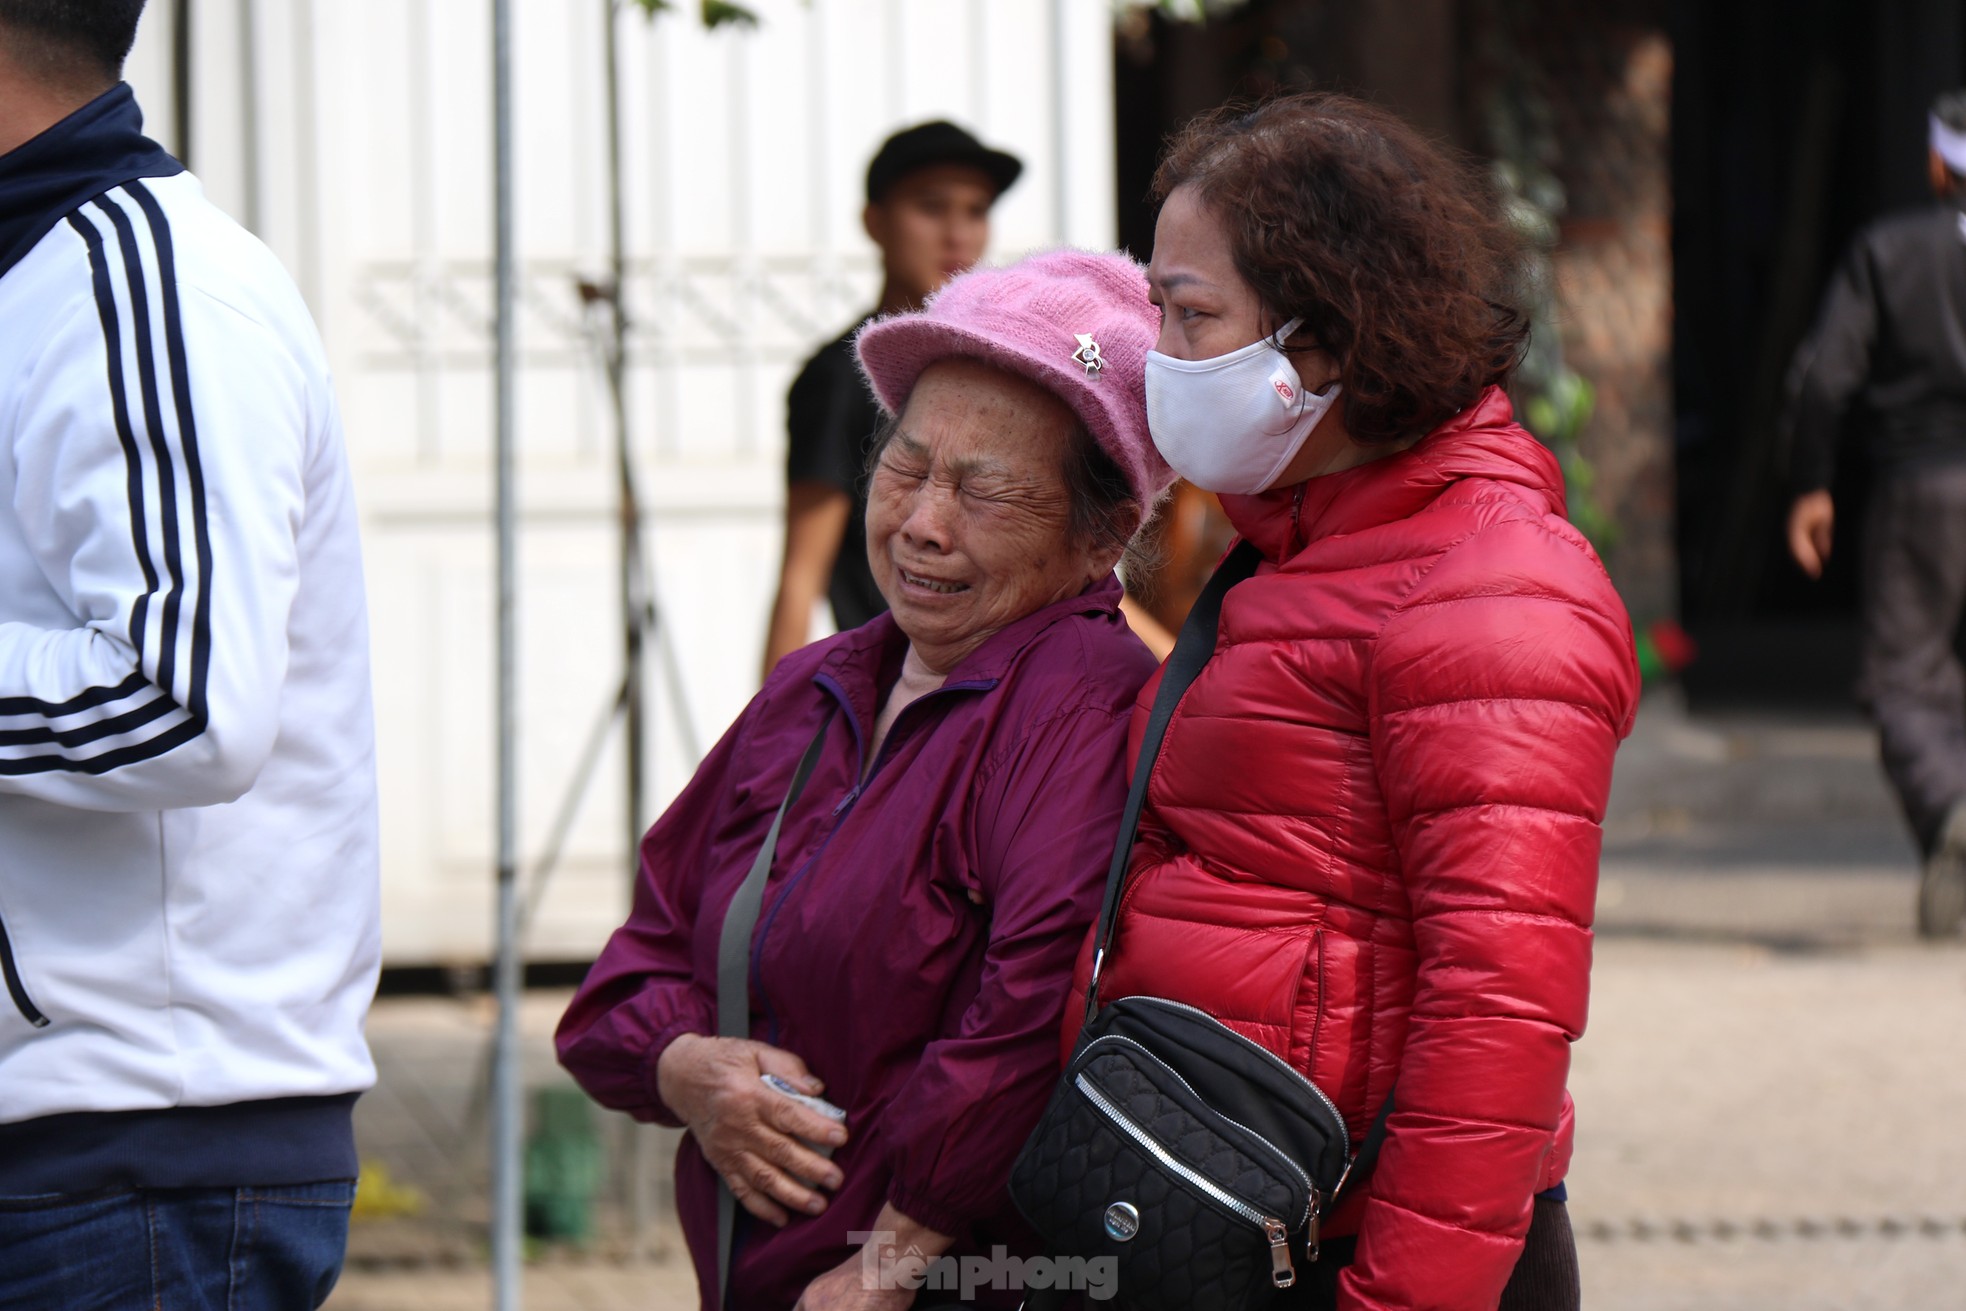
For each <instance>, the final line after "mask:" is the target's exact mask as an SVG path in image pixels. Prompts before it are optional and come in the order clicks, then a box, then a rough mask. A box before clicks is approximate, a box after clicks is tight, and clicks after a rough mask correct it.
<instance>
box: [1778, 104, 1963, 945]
mask: <svg viewBox="0 0 1966 1311" xmlns="http://www.w3.org/2000/svg"><path fill="white" fill-rule="evenodd" d="M1928 135H1929V142H1930V145H1929V150H1928V167H1929V172H1930V177H1931V183H1932V193H1933V196H1934V197H1935V200H1934V202H1933V203H1932V204H1929V205H1926V206H1924V207H1922V208H1919V209H1916V210H1910V211H1904V212H1900V213H1896V214H1892V215H1889V216H1887V217H1885V218H1883V219H1880V220H1878V221H1877V222H1875V223H1873V224H1871V225H1870V226H1868V227H1866V228H1865V229H1863V231H1862V232H1860V233H1859V234H1858V235H1857V237H1856V239H1855V240H1854V241H1853V242H1852V243H1851V245H1850V248H1849V251H1848V253H1847V254H1846V255H1845V256H1844V259H1843V264H1842V266H1841V268H1840V269H1839V270H1838V271H1837V274H1836V276H1835V278H1834V280H1833V281H1832V282H1831V283H1830V286H1829V290H1828V291H1827V292H1826V293H1825V295H1824V297H1823V304H1822V309H1821V311H1820V314H1819V317H1818V319H1817V321H1816V326H1815V329H1814V331H1812V332H1811V333H1810V335H1809V336H1808V338H1807V339H1806V340H1804V341H1803V343H1802V345H1801V347H1800V349H1799V350H1798V351H1797V352H1796V356H1795V363H1794V366H1793V369H1792V372H1791V375H1790V380H1789V406H1790V409H1789V423H1790V424H1791V425H1792V427H1793V442H1794V448H1793V450H1794V453H1793V457H1792V466H1791V470H1792V476H1793V480H1794V486H1795V491H1796V493H1797V495H1796V499H1795V502H1794V504H1793V505H1792V506H1791V507H1790V510H1789V518H1788V544H1789V551H1790V553H1791V554H1792V555H1793V556H1794V557H1795V562H1796V564H1797V565H1799V566H1800V567H1801V569H1802V571H1803V572H1804V573H1805V574H1807V575H1808V576H1809V577H1810V578H1820V577H1822V573H1823V566H1824V565H1825V564H1826V563H1827V562H1828V559H1829V556H1830V552H1831V550H1832V548H1833V544H1834V539H1835V532H1834V530H1835V525H1836V506H1835V500H1834V498H1833V497H1832V495H1831V492H1830V485H1831V482H1832V481H1833V477H1834V473H1835V466H1836V438H1837V434H1838V431H1839V429H1840V427H1841V425H1842V423H1843V421H1844V419H1845V416H1846V415H1847V414H1848V413H1849V412H1850V410H1851V409H1852V407H1853V406H1856V405H1858V404H1859V403H1861V405H1862V407H1863V409H1864V410H1865V411H1866V412H1867V414H1868V417H1869V419H1870V423H1869V425H1868V431H1867V432H1866V440H1865V443H1864V449H1865V454H1866V455H1867V456H1868V458H1869V462H1870V465H1871V470H1872V475H1873V483H1872V487H1871V491H1870V497H1869V505H1868V506H1867V507H1866V510H1865V516H1864V518H1865V525H1864V526H1865V535H1866V541H1865V544H1864V551H1863V559H1862V566H1861V570H1862V575H1861V591H1860V598H1861V607H1862V608H1861V614H1862V641H1863V645H1862V657H1861V665H1860V670H1861V672H1860V674H1859V680H1858V694H1859V696H1860V698H1861V699H1862V701H1863V703H1864V706H1865V708H1866V709H1868V710H1869V712H1870V715H1871V717H1872V719H1873V720H1875V721H1876V724H1877V728H1878V732H1879V734H1880V736H1881V743H1880V745H1881V748H1882V754H1883V760H1884V769H1885V772H1886V774H1887V775H1889V777H1890V780H1891V786H1892V788H1893V790H1895V791H1896V793H1897V796H1898V802H1899V804H1900V805H1901V806H1902V807H1903V809H1904V814H1905V819H1906V820H1907V821H1908V822H1909V823H1910V825H1911V829H1912V834H1913V836H1914V837H1915V838H1916V840H1917V842H1918V846H1919V850H1920V852H1921V853H1922V854H1923V856H1924V858H1925V869H1924V874H1923V878H1922V880H1921V882H1920V885H1919V893H1918V929H1919V932H1920V933H1921V934H1923V935H1924V936H1926V937H1946V936H1950V935H1951V934H1952V933H1954V932H1955V931H1957V929H1958V927H1959V923H1960V920H1961V917H1962V916H1966V670H1962V668H1961V666H1960V658H1959V654H1958V652H1957V651H1956V650H1955V648H1954V641H1955V638H1956V636H1957V634H1958V630H1959V621H1960V615H1961V611H1962V607H1966V339H1962V337H1961V335H1960V330H1961V326H1962V324H1966V91H1949V92H1946V93H1945V94H1944V95H1941V96H1940V97H1939V98H1938V99H1937V100H1936V101H1934V102H1933V105H1932V110H1931V114H1930V119H1929V123H1928Z"/></svg>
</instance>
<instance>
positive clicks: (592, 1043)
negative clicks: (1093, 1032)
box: [559, 251, 1172, 1311]
mask: <svg viewBox="0 0 1966 1311" xmlns="http://www.w3.org/2000/svg"><path fill="white" fill-rule="evenodd" d="M1158 330H1159V327H1158V321H1157V315H1156V312H1155V310H1154V309H1153V307H1152V306H1151V305H1150V304H1149V303H1148V299H1147V285H1146V282H1145V279H1144V278H1143V276H1142V274H1141V271H1140V270H1139V269H1138V268H1137V267H1136V266H1135V265H1134V264H1133V263H1132V262H1131V261H1130V260H1127V259H1126V258H1124V257H1123V256H1118V255H1090V254H1083V253H1078V252H1070V251H1060V252H1053V253H1050V254H1045V255H1040V256H1035V257H1033V258H1031V259H1027V260H1025V261H1024V262H1022V263H1020V264H1017V265H1014V266H1011V267H1009V268H1003V269H983V270H978V271H975V272H972V273H969V274H966V275H964V276H963V277H961V278H958V279H957V280H956V281H954V282H952V283H951V284H950V285H949V286H948V287H947V288H946V289H945V290H944V291H943V292H942V293H941V294H940V295H939V296H938V297H936V299H935V300H934V301H933V302H932V303H931V304H930V305H929V306H928V307H927V308H926V309H924V310H922V311H919V312H917V313H912V314H904V315H899V316H896V317H892V318H888V319H885V320H881V321H879V322H877V323H874V324H872V325H870V326H869V327H867V328H866V329H865V330H863V332H862V334H861V336H860V339H859V343H858V346H859V353H860V360H861V365H862V368H863V369H864V371H865V372H866V374H867V377H868V380H869V381H870V383H871V384H872V386H873V389H874V392H875V394H876V396H877V397H878V399H879V400H880V403H881V405H882V408H883V410H884V411H885V412H886V413H887V414H888V415H890V416H891V417H890V420H889V422H888V423H887V425H886V427H885V429H884V431H883V432H882V434H881V438H880V441H879V443H878V449H877V451H876V454H875V457H874V461H873V464H872V466H871V490H870V497H869V504H868V512H867V550H868V554H869V557H870V560H871V562H872V565H873V571H874V577H875V579H876V580H877V581H878V583H879V585H880V589H881V592H882V594H883V595H884V596H885V597H886V598H887V602H888V604H889V606H890V607H891V609H890V612H889V613H888V614H887V615H884V616H882V617H880V618H877V619H875V620H874V621H873V622H871V623H869V624H867V625H866V626H865V627H862V628H859V629H855V630H853V631H851V632H847V633H842V634H840V635H838V636H836V637H834V638H831V639H829V640H827V641H823V642H820V643H818V644H816V645H814V646H811V647H807V648H805V649H804V650H801V651H799V652H796V653H795V654H793V655H791V656H788V657H787V658H786V659H785V660H784V661H783V662H781V663H780V664H779V666H778V667H777V668H776V669H775V670H774V671H773V672H772V674H771V677H770V678H769V680H768V681H767V682H766V684H765V686H764V688H763V690H762V691H760V692H759V693H758V695H757V697H756V698H755V699H754V700H753V701H752V702H751V704H750V706H749V707H747V708H746V709H745V711H744V713H743V714H742V715H741V716H740V717H739V719H738V720H737V722H736V723H735V724H734V725H733V726H732V727H731V729H730V730H729V732H728V733H726V734H725V736H724V738H723V740H722V741H721V742H720V743H719V744H718V745H717V747H716V749H715V750H714V751H713V752H711V754H710V756H709V757H708V758H707V759H706V760H705V761H704V762H703V764H702V766H701V767H700V768H699V769H698V771H697V773H696V776H695V778H694V779H693V780H692V781H691V783H690V784H689V786H688V787H687V788H686V789H685V790H684V791H683V793H682V794H681V795H680V796H678V797H677V798H676V800H675V802H674V803H673V804H672V805H671V806H670V808H669V810H668V812H667V813H666V814H665V815H664V816H663V817H662V819H661V820H660V821H659V822H658V823H657V824H656V825H655V827H654V828H652V829H651V830H650V831H649V833H648V835H647V837H646V838H645V839H644V840H643V842H642V849H641V877H640V880H639V882H638V885H637V888H636V895H635V901H634V907H633V910H632V911H631V913H630V915H629V918H628V922H627V923H626V924H625V925H623V926H622V927H621V929H620V930H618V931H617V932H616V933H615V935H614V937H613V939H612V940H611V941H610V942H609V944H608V946H607V948H606V950H605V951H604V952H603V953H602V955H601V958H600V960H599V961H598V962H597V963H596V965H595V967H594V969H593V971H592V972H591V973H590V974H589V975H588V977H587V980H586V983H585V984H584V985H583V986H582V987H581V989H580V992H579V994H578V995H577V996H576V997H575V998H574V1001H573V1003H572V1005H571V1006H570V1007H569V1009H568V1011H567V1013H566V1016H565V1018H564V1019H563V1020H562V1021H561V1024H560V1030H559V1053H560V1059H561V1061H562V1062H563V1063H564V1064H565V1065H566V1067H567V1068H568V1069H569V1070H570V1071H572V1072H573V1074H574V1076H575V1077H576V1078H577V1079H578V1080H579V1081H580V1083H581V1084H582V1086H583V1087H585V1088H586V1089H587V1090H588V1091H589V1092H590V1093H591V1094H592V1095H593V1096H594V1097H595V1098H596V1099H598V1100H599V1101H601V1102H602V1103H604V1104H605V1105H608V1106H611V1107H615V1108H617V1109H619V1110H623V1111H627V1112H628V1113H629V1114H631V1115H634V1116H636V1117H637V1118H639V1119H644V1120H653V1121H657V1122H660V1123H665V1124H670V1125H681V1126H684V1127H686V1128H687V1129H688V1130H689V1132H688V1134H687V1136H686V1137H685V1138H684V1140H683V1145H682V1148H681V1150H680V1152H679V1155H678V1159H677V1164H676V1196H677V1206H678V1210H679V1212H680V1214H681V1219H682V1224H683V1230H684V1234H685V1236H686V1238H687V1240H688V1243H689V1247H690V1253H691V1256H692V1258H693V1260H694V1261H695V1264H696V1269H697V1272H698V1277H699V1283H700V1285H701V1287H702V1290H703V1294H702V1298H703V1306H704V1307H705V1308H713V1307H716V1306H718V1305H723V1306H727V1307H733V1308H737V1307H741V1308H745V1309H746V1311H753V1309H764V1308H786V1307H792V1306H794V1305H798V1306H800V1307H803V1308H806V1309H807V1311H821V1309H822V1308H835V1307H897V1308H898V1307H905V1306H907V1305H909V1304H910V1303H911V1302H912V1301H913V1299H914V1296H915V1292H914V1288H913V1287H910V1286H908V1285H909V1282H910V1281H909V1280H908V1279H907V1278H905V1277H904V1278H901V1279H898V1280H896V1279H881V1278H867V1277H865V1276H866V1275H867V1273H869V1272H878V1271H879V1270H880V1269H881V1267H882V1264H883V1262H887V1263H889V1268H890V1269H893V1266H892V1259H893V1257H894V1254H895V1253H897V1252H909V1251H910V1249H913V1251H914V1252H918V1253H920V1254H921V1255H923V1256H926V1257H929V1258H934V1257H936V1256H938V1255H942V1254H947V1255H950V1256H954V1257H960V1256H961V1255H964V1254H970V1253H976V1254H988V1253H989V1252H990V1251H991V1248H992V1247H993V1246H994V1245H996V1244H1004V1245H1006V1246H1008V1247H1009V1248H1010V1249H1011V1250H1012V1251H1020V1250H1024V1249H1025V1243H1024V1241H1023V1239H1022V1236H1023V1235H1025V1231H1024V1230H1023V1228H1022V1225H1021V1222H1019V1221H1017V1220H1016V1219H1015V1217H1014V1213H1013V1212H1012V1210H1011V1208H1010V1205H1009V1201H1008V1198H1007V1196H1006V1193H1005V1181H1006V1178H1007V1176H1008V1173H1009V1169H1010V1163H1011V1160H1012V1158H1013V1157H1014V1156H1015V1155H1016V1153H1017V1150H1018V1148H1019V1147H1020V1146H1021V1145H1022V1143H1023V1141H1024V1138H1025V1137H1026V1135H1027V1134H1028V1133H1029V1132H1030V1129H1031V1126H1032V1125H1033V1123H1034V1122H1035V1121H1036V1119H1037V1116H1038V1113H1039V1111H1040V1110H1041V1108H1042V1106H1043V1104H1044V1101H1045V1099H1046V1097H1047V1095H1048V1094H1049V1092H1050V1088H1051V1085H1052V1082H1053V1080H1054V1078H1055V1076H1056V1073H1057V1057H1056V1047H1055V1035H1056V1032H1057V1027H1058V1023H1059V1020H1060V1016H1061V1013H1062V1009H1063V1005H1064V998H1065V993H1066V989H1067V986H1068V981H1069V976H1070V973H1071V965H1072V957H1073V954H1074V952H1075V950H1076V949H1077V946H1078V943H1079V940H1080V939H1081V938H1082V937H1083V936H1084V933H1085V930H1086V927H1087V926H1088V924H1089V923H1090V922H1091V920H1092V918H1093V915H1094V913H1095V912H1096V910H1097V906H1098V900H1099V893H1100V878H1101V874H1102V872H1103V867H1104V865H1105V862H1106V859H1107V856H1108V853H1109V851H1110V848H1111V845H1112V840H1113V834H1114V831H1115V829H1116V827H1117V824H1118V819H1119V814H1120V810H1121V808H1122V805H1123V803H1124V800H1125V792H1126V766H1125V741H1126V732H1127V721H1128V714H1129V711H1130V709H1131V706H1132V703H1133V698H1134V695H1135V693H1136V692H1137V691H1138V690H1139V688H1140V686H1141V684H1142V683H1143V682H1144V681H1145V680H1146V679H1147V677H1148V676H1149V675H1150V674H1151V673H1152V672H1153V669H1154V661H1153V658H1152V657H1151V656H1150V655H1149V654H1148V652H1147V650H1146V648H1145V647H1143V646H1142V645H1141V644H1140V642H1139V641H1138V640H1137V639H1136V638H1135V637H1134V636H1133V635H1132V633H1130V632H1129V631H1128V629H1127V626H1126V624H1125V623H1124V622H1123V621H1122V619H1121V617H1120V611H1119V602H1120V585H1119V582H1118V580H1117V579H1116V578H1115V576H1114V573H1113V569H1114V566H1115V564H1116V563H1117V561H1118V560H1119V558H1120V555H1121V553H1122V551H1123V550H1124V548H1125V547H1126V545H1127V543H1128V542H1129V540H1130V539H1131V538H1132V536H1133V535H1134V533H1135V531H1136V530H1137V529H1138V527H1139V526H1140V523H1141V521H1142V518H1143V516H1144V513H1145V512H1146V511H1147V510H1149V509H1150V508H1151V507H1152V505H1153V503H1154V502H1155V501H1156V500H1157V499H1158V498H1159V496H1160V495H1161V493H1162V492H1163V491H1165V490H1166V487H1167V485H1168V483H1169V482H1170V481H1171V480H1172V474H1171V473H1170V471H1169V470H1168V468H1167V466H1166V464H1165V463H1164V462H1163V461H1162V460H1161V458H1160V457H1159V455H1158V454H1157V453H1156V451H1155V450H1154V447H1153V444H1152V442H1151V440H1150V439H1149V437H1148V433H1147V416H1146V412H1145V405H1144V399H1143V387H1142V374H1143V369H1144V367H1145V359H1146V354H1147V351H1148V350H1149V349H1150V348H1151V347H1152V346H1153V343H1154V338H1155V335H1156V333H1157V332H1158ZM788 1094H797V1095H798V1096H793V1095H788ZM821 1098H823V1099H824V1100H823V1101H822V1100H819V1099H821ZM828 1103H830V1104H831V1106H829V1105H828ZM833 1109H837V1110H839V1111H843V1112H844V1116H843V1119H840V1118H835V1117H833V1116H832V1115H831V1114H829V1113H828V1112H830V1111H831V1110H833ZM828 1149H829V1153H828ZM720 1188H728V1190H729V1195H728V1196H729V1197H730V1198H734V1202H735V1205H733V1204H732V1203H731V1202H730V1201H728V1200H726V1201H725V1202H724V1203H723V1206H724V1215H725V1217H726V1222H725V1223H724V1224H723V1225H722V1226H721V1229H722V1230H723V1232H722V1234H721V1235H720V1225H719V1223H718V1211H719V1189H720ZM870 1234H871V1235H873V1237H871V1238H870V1237H868V1235H870ZM905 1269H906V1267H904V1274H905ZM726 1271H727V1273H724V1272H726ZM914 1282H915V1283H917V1284H918V1283H919V1280H918V1279H917V1280H915V1281H914ZM882 1285H886V1286H885V1287H883V1286H882ZM954 1296H955V1294H954V1293H953V1292H952V1293H949V1294H947V1295H942V1296H936V1295H933V1294H931V1295H929V1296H928V1297H927V1298H926V1299H925V1300H927V1301H930V1302H934V1301H950V1300H954ZM971 1296H976V1295H975V1293H974V1292H973V1291H972V1293H971ZM988 1296H989V1292H988V1290H983V1294H982V1298H979V1299H978V1300H983V1299H986V1298H987V1297H988ZM1000 1296H1001V1294H1000ZM1008 1296H1009V1304H1010V1305H1015V1303H1016V1300H1017V1298H1016V1294H1015V1293H1011V1294H1009V1295H1008Z"/></svg>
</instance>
